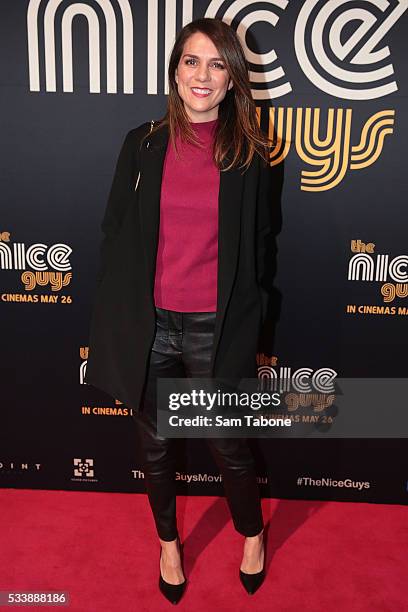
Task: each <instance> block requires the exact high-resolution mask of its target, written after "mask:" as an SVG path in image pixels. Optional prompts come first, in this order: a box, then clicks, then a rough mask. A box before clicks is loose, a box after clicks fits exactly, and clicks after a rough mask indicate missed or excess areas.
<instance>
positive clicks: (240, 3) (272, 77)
mask: <svg viewBox="0 0 408 612" xmlns="http://www.w3.org/2000/svg"><path fill="white" fill-rule="evenodd" d="M223 4H224V1H223V0H212V2H210V4H209V6H208V8H207V10H206V13H205V15H204V16H205V17H216V16H218V15H217V13H218V11H219V10H220V8H221V7H222V5H223ZM253 4H258V2H257V0H235V2H233V3H232V4H231V5H230V6H229V7H228V8H227V9H226V10H225V11H224V13H223V15H222V20H223V21H225V23H228V24H229V25H230V24H231V23H232V21H233V20H234V25H235V20H236V16H237V14H238V13H239V12H240V11H242V10H243V9H246V8H247V7H251V6H252V5H253ZM263 4H270V5H273V7H278V8H279V9H281V10H282V11H284V10H285V9H286V7H287V5H288V0H265V1H264V2H263ZM262 21H264V22H266V23H269V24H271V25H273V26H275V25H276V24H277V23H278V21H279V15H277V14H276V13H275V12H274V11H273V10H271V9H269V10H252V12H250V13H247V14H245V15H243V16H242V17H241V20H240V22H239V24H238V26H237V34H238V37H239V39H240V42H241V44H242V47H243V49H244V52H245V57H246V59H247V60H248V62H249V63H250V64H252V65H253V66H256V67H261V68H262V71H261V72H259V71H254V70H250V72H249V78H250V81H251V83H263V84H264V85H266V88H264V89H252V92H251V93H252V97H253V98H254V100H268V99H269V98H278V97H280V96H284V95H286V94H288V93H290V92H291V91H292V87H291V85H290V83H288V82H287V81H284V82H283V83H281V84H279V85H272V83H274V82H275V81H278V80H280V79H282V77H284V76H285V72H284V71H283V68H282V67H281V66H277V67H273V64H274V63H275V62H276V61H277V59H278V57H277V55H276V52H275V50H274V49H271V50H270V51H268V52H266V53H255V52H254V51H252V50H251V49H250V48H249V47H248V45H247V41H246V35H247V32H248V29H249V28H250V27H251V26H252V25H253V24H254V23H258V22H262Z"/></svg>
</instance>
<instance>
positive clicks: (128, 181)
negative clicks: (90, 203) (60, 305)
mask: <svg viewBox="0 0 408 612" xmlns="http://www.w3.org/2000/svg"><path fill="white" fill-rule="evenodd" d="M138 130H139V128H136V129H132V130H130V132H128V133H127V134H126V136H125V139H124V141H123V143H122V146H121V149H120V152H119V156H118V158H117V161H116V167H115V171H114V175H113V181H112V184H111V188H110V192H109V196H108V201H107V204H106V208H105V213H104V216H103V219H102V223H101V229H102V232H103V239H102V242H101V244H100V252H99V269H98V273H97V283H100V281H101V280H102V277H103V275H104V273H105V269H106V264H107V260H108V255H109V251H110V248H111V247H112V244H113V242H114V239H115V237H116V236H117V234H118V233H119V230H120V228H121V225H122V221H123V218H124V216H125V213H126V210H127V207H128V204H129V203H130V201H131V198H132V195H133V194H134V189H135V184H134V183H135V178H136V176H137V172H138V165H139V162H138V155H137V151H136V149H137V142H138V138H137V136H138V134H137V132H138Z"/></svg>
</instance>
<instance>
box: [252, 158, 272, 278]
mask: <svg viewBox="0 0 408 612" xmlns="http://www.w3.org/2000/svg"><path fill="white" fill-rule="evenodd" d="M273 175H274V172H273V169H272V167H271V165H270V164H269V163H266V162H265V161H264V160H263V159H262V158H260V168H259V182H258V192H257V221H256V260H257V276H256V279H257V282H258V285H260V286H261V287H262V285H263V280H264V277H265V267H266V266H265V256H266V250H267V236H268V234H269V233H270V232H271V230H272V206H273V188H274V181H273Z"/></svg>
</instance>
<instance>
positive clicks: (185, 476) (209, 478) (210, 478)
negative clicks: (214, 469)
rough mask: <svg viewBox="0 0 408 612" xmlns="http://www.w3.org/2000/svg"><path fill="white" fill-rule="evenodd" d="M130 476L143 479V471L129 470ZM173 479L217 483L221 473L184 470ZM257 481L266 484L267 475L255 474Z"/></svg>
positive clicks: (220, 479) (220, 480) (220, 478)
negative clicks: (188, 471)
mask: <svg viewBox="0 0 408 612" xmlns="http://www.w3.org/2000/svg"><path fill="white" fill-rule="evenodd" d="M131 473H132V476H133V479H134V480H144V477H145V475H144V472H143V471H142V470H138V469H134V470H131ZM175 480H176V481H180V482H187V483H188V484H190V483H196V482H198V483H203V482H204V483H214V482H215V483H218V482H222V475H221V474H208V473H207V472H195V473H193V474H191V473H186V472H176V473H175ZM257 481H258V483H259V484H267V483H268V477H267V476H257Z"/></svg>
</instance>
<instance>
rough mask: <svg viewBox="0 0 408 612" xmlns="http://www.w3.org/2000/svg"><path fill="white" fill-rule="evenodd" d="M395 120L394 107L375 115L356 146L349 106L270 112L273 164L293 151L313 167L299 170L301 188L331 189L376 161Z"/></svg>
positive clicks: (369, 120) (364, 127) (274, 110)
mask: <svg viewBox="0 0 408 612" xmlns="http://www.w3.org/2000/svg"><path fill="white" fill-rule="evenodd" d="M394 116H395V111H394V110H392V109H390V110H382V111H379V112H377V113H374V114H373V115H371V116H370V117H369V118H368V119H367V120H366V122H365V123H364V125H363V126H362V128H361V131H360V136H359V138H358V140H357V141H356V143H355V144H353V143H352V142H351V129H352V118H353V110H352V109H351V108H329V109H328V110H327V111H321V110H320V108H283V107H279V108H270V109H269V137H270V138H272V139H273V141H274V144H273V148H272V152H271V165H272V166H276V165H277V164H280V163H281V162H283V160H284V159H285V158H286V157H287V155H288V153H289V152H290V149H291V148H293V149H295V151H296V153H297V155H298V156H299V158H300V159H301V160H302V161H303V162H304V163H305V164H307V165H308V166H309V169H307V170H302V171H301V179H300V188H301V190H302V191H314V192H316V191H327V190H329V189H333V187H336V186H337V185H338V184H339V183H341V181H342V180H343V179H344V177H345V176H346V173H347V172H348V171H349V170H362V169H363V168H367V167H368V166H371V165H372V164H373V163H374V162H376V161H377V159H378V158H379V156H380V155H381V153H382V150H383V146H384V139H385V137H386V136H387V134H392V133H393V127H394ZM322 135H323V138H322V137H321V136H322Z"/></svg>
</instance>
